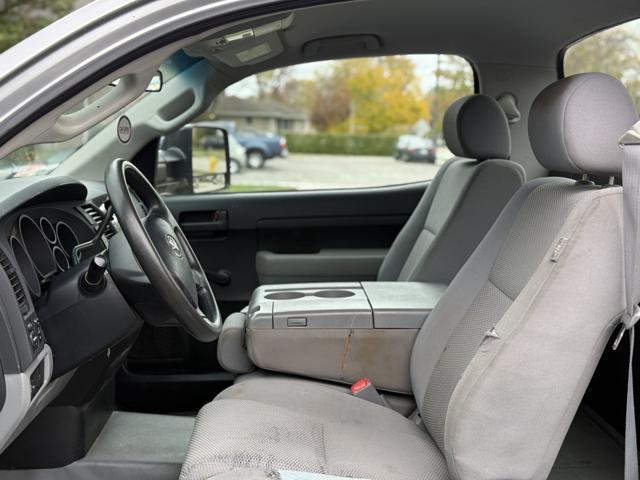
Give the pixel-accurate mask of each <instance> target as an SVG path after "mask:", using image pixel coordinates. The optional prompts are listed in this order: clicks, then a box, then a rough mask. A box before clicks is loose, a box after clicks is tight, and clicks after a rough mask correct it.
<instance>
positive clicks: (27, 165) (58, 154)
mask: <svg viewBox="0 0 640 480" xmlns="http://www.w3.org/2000/svg"><path fill="white" fill-rule="evenodd" d="M197 61H198V59H197V58H194V57H190V56H188V55H186V54H185V53H184V52H183V51H179V52H177V53H175V54H174V55H172V56H171V57H169V58H168V59H167V60H165V62H164V63H163V64H162V65H161V66H160V72H162V78H163V81H164V84H166V83H168V82H170V81H171V79H172V78H173V77H175V76H176V75H177V74H178V73H180V72H182V71H183V70H185V69H187V68H188V67H190V66H191V65H193V63H195V62H197ZM111 88H113V87H112V86H106V87H104V88H103V89H101V90H100V91H98V92H96V94H94V95H92V96H91V97H89V98H86V99H85V100H84V101H82V102H80V103H79V104H78V105H76V106H74V107H73V108H72V109H70V110H69V112H67V113H70V112H74V111H78V110H80V109H82V108H83V107H85V106H86V105H88V104H90V103H91V102H92V101H93V100H95V99H96V98H99V97H100V96H102V95H104V93H105V92H106V91H108V90H109V89H111ZM145 95H154V93H152V92H150V93H143V94H142V95H141V96H140V97H138V99H137V100H136V101H135V102H133V103H131V104H129V105H127V107H125V108H124V109H122V110H120V111H119V112H117V113H115V114H113V115H111V116H110V117H108V118H106V119H105V120H103V121H102V122H100V123H98V124H97V125H95V126H93V127H92V128H90V129H89V130H87V131H85V132H83V133H81V134H80V135H78V136H76V137H74V138H72V139H70V140H67V141H65V142H57V143H42V144H38V145H28V146H26V147H22V148H20V149H18V150H16V151H14V152H12V153H10V154H9V155H7V156H5V157H3V158H0V179H7V178H17V177H30V176H34V175H46V174H48V173H50V172H52V171H53V170H55V168H56V167H58V166H59V165H60V164H61V163H63V162H64V161H65V160H67V159H68V158H70V157H71V155H73V153H74V152H76V151H77V150H79V149H80V148H82V147H83V146H84V145H85V144H86V143H87V142H88V141H89V140H91V139H92V138H93V137H94V136H95V135H97V134H98V133H99V132H100V131H102V130H103V129H104V128H105V127H107V126H108V125H110V124H111V123H112V122H113V121H114V120H115V119H116V118H118V117H120V116H121V115H123V114H126V111H127V110H128V109H129V108H131V106H132V105H134V104H135V103H136V102H137V101H139V100H140V99H141V98H143V97H144V96H145Z"/></svg>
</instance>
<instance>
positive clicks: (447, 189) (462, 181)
mask: <svg viewBox="0 0 640 480" xmlns="http://www.w3.org/2000/svg"><path fill="white" fill-rule="evenodd" d="M442 130H443V135H444V139H445V142H446V144H447V147H448V148H449V150H450V151H451V152H452V153H453V154H454V155H455V156H454V157H453V158H451V159H450V160H448V161H447V162H446V163H445V164H444V165H442V167H441V168H440V169H439V170H438V173H437V174H436V176H435V178H434V179H433V181H432V182H431V184H430V185H429V187H428V188H427V189H426V190H425V193H424V195H423V196H422V198H421V199H420V202H419V203H418V205H417V206H416V208H415V210H414V211H413V213H412V214H411V217H409V220H408V221H407V223H406V224H405V225H404V227H403V228H402V230H401V231H400V233H399V234H398V236H397V237H396V239H395V240H394V242H393V244H392V245H391V248H390V249H389V252H387V255H386V256H385V258H384V261H383V262H382V265H381V266H380V270H379V271H378V280H379V281H404V282H407V281H416V282H434V283H445V284H448V283H450V282H451V280H453V277H454V276H455V275H456V274H457V273H458V270H460V268H461V267H462V265H464V262H466V261H467V259H468V258H469V255H471V253H472V252H473V250H474V249H475V248H476V247H477V246H478V243H480V240H482V238H483V237H484V236H485V234H486V233H487V231H488V230H489V228H491V225H493V222H494V221H495V220H496V218H497V217H498V215H499V214H500V212H501V211H502V209H503V208H504V206H505V205H506V204H507V202H508V201H509V199H510V198H511V197H512V196H513V194H514V193H515V192H516V191H517V190H518V188H520V187H521V186H522V184H523V183H524V181H525V172H524V169H523V168H522V166H520V165H519V164H517V163H515V162H511V161H509V160H508V159H509V158H510V156H511V134H510V132H509V123H508V121H507V117H506V115H505V113H504V111H503V110H502V108H501V107H500V105H499V104H498V102H497V101H496V100H494V99H493V98H492V97H489V96H487V95H469V96H466V97H462V98H460V99H458V100H456V101H455V102H454V103H453V104H452V105H451V106H450V107H449V108H448V109H447V111H446V113H445V116H444V120H443V124H442Z"/></svg>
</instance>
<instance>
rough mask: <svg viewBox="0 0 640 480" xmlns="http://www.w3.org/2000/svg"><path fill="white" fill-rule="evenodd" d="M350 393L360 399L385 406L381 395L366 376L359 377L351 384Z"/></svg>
mask: <svg viewBox="0 0 640 480" xmlns="http://www.w3.org/2000/svg"><path fill="white" fill-rule="evenodd" d="M351 395H353V396H354V397H358V398H361V399H362V400H367V401H368V402H372V403H376V404H378V405H382V406H386V403H385V402H384V400H383V398H382V396H381V395H380V394H379V393H378V390H376V387H374V386H373V383H371V381H370V380H369V379H368V378H361V379H360V380H358V381H357V382H355V383H354V384H353V385H351Z"/></svg>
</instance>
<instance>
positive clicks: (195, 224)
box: [180, 210, 229, 233]
mask: <svg viewBox="0 0 640 480" xmlns="http://www.w3.org/2000/svg"><path fill="white" fill-rule="evenodd" d="M180 228H182V230H183V231H184V232H185V233H187V232H191V233H205V232H226V231H227V230H229V213H228V212H227V211H226V210H215V211H213V212H196V213H184V214H182V215H181V216H180Z"/></svg>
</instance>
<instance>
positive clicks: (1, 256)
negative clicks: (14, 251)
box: [0, 250, 29, 316]
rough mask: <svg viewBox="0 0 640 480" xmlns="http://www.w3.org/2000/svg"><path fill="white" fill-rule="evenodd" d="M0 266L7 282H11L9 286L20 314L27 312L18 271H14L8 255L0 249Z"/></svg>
mask: <svg viewBox="0 0 640 480" xmlns="http://www.w3.org/2000/svg"><path fill="white" fill-rule="evenodd" d="M0 267H2V269H3V270H4V271H5V273H6V274H7V277H9V282H10V283H11V287H12V288H13V292H14V293H15V296H16V301H17V302H18V306H19V307H20V312H21V313H22V315H23V316H24V315H26V314H27V313H29V302H28V301H27V296H26V295H25V293H24V288H23V287H22V282H20V278H19V277H18V273H17V272H16V269H15V267H14V266H13V264H12V263H11V260H9V257H7V255H6V254H5V253H4V252H3V251H2V250H0Z"/></svg>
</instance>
